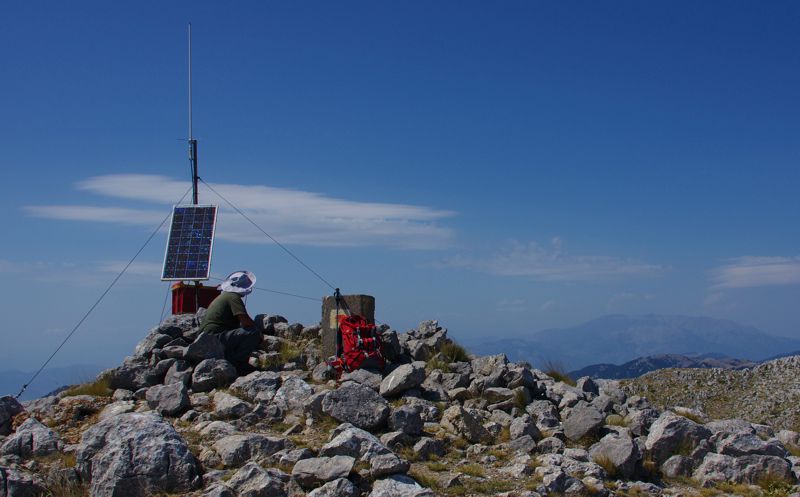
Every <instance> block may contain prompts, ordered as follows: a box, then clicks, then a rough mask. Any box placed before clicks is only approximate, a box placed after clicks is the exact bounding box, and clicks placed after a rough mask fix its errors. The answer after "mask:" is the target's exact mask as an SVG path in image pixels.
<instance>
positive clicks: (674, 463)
mask: <svg viewBox="0 0 800 497" xmlns="http://www.w3.org/2000/svg"><path fill="white" fill-rule="evenodd" d="M693 470H694V460H693V459H692V458H691V457H687V456H681V455H674V456H672V457H670V458H669V459H667V460H666V461H664V464H662V465H661V474H662V475H664V477H666V478H679V477H682V476H691V475H692V471H693Z"/></svg>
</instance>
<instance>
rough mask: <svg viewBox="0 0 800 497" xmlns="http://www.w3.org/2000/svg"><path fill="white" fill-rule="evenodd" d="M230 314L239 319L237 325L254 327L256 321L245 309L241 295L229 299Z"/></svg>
mask: <svg viewBox="0 0 800 497" xmlns="http://www.w3.org/2000/svg"><path fill="white" fill-rule="evenodd" d="M230 304H231V314H233V315H234V317H236V319H238V320H239V326H240V327H242V328H255V326H256V323H254V322H253V320H252V318H250V315H249V314H248V313H247V309H246V308H245V307H244V302H243V301H242V298H241V297H238V298H234V299H233V300H231V303H230Z"/></svg>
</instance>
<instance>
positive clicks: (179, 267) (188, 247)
mask: <svg viewBox="0 0 800 497" xmlns="http://www.w3.org/2000/svg"><path fill="white" fill-rule="evenodd" d="M216 220H217V206H216V205H176V206H175V207H174V208H173V210H172V223H171V224H170V227H169V238H168V239H167V250H166V253H165V254H164V270H163V271H162V272H161V280H162V281H169V280H172V281H174V280H181V281H183V280H207V279H208V276H209V271H210V269H211V247H212V245H213V244H214V226H215V224H216Z"/></svg>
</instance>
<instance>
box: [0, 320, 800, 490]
mask: <svg viewBox="0 0 800 497" xmlns="http://www.w3.org/2000/svg"><path fill="white" fill-rule="evenodd" d="M201 320H202V310H201V312H200V313H198V315H179V316H172V317H170V318H168V319H167V320H165V321H164V322H163V323H161V324H160V325H159V326H158V327H156V328H154V329H153V330H151V331H150V332H149V333H147V335H146V336H145V337H144V339H142V341H141V342H140V343H139V345H138V346H137V347H136V349H135V351H134V353H133V355H132V356H131V357H128V358H127V359H126V360H125V361H124V362H123V363H122V364H121V365H120V366H119V367H117V368H114V369H111V370H107V371H104V372H103V373H101V374H100V375H99V376H98V378H97V380H96V381H94V382H92V383H89V384H85V385H77V386H74V387H72V388H69V389H67V390H65V391H62V392H61V393H59V394H58V395H55V396H50V397H44V398H41V399H37V400H35V401H30V402H26V403H24V404H22V405H21V404H19V403H18V402H17V401H16V400H14V399H13V398H11V397H4V398H2V399H0V497H10V496H15V497H22V496H25V497H27V496H69V497H73V496H75V497H77V496H84V495H88V496H91V497H105V496H112V497H145V496H157V495H162V496H167V495H188V496H194V497H262V496H263V497H273V496H275V497H282V496H285V497H291V496H309V497H326V496H327V497H334V496H344V497H359V496H360V497H412V496H413V497H427V496H438V495H443V496H449V495H502V496H509V497H511V496H519V497H537V496H576V497H577V496H598V497H606V496H644V495H663V496H676V497H677V496H687V497H688V496H703V497H705V496H711V495H742V496H765V497H777V496H788V495H800V494H797V491H798V487H797V486H796V484H797V478H798V476H800V434H799V433H797V432H795V431H792V430H789V429H780V430H778V429H776V428H774V427H772V426H769V425H766V424H760V423H755V422H754V420H753V419H737V418H735V417H731V419H711V418H710V417H709V416H707V415H706V414H705V413H704V412H703V411H701V410H698V409H696V408H692V407H682V406H680V405H666V404H664V403H663V402H661V403H659V404H655V403H651V401H650V400H648V398H646V397H645V396H641V395H636V394H634V392H633V391H632V390H631V389H630V388H628V389H627V390H626V389H624V388H622V386H621V385H620V384H619V383H618V382H617V381H610V380H592V379H590V378H588V377H584V378H581V379H579V380H578V381H577V382H575V383H574V384H573V383H572V382H570V383H569V384H568V383H565V382H563V381H559V380H557V379H554V378H553V377H551V376H549V375H548V374H546V373H545V372H543V371H540V370H538V369H536V368H534V367H532V366H531V365H530V364H527V363H514V362H510V361H509V360H508V358H507V357H506V355H504V354H498V355H491V356H483V357H475V356H471V355H469V354H467V352H466V351H464V349H463V348H461V347H460V346H459V345H458V344H456V343H455V342H454V341H452V339H451V338H450V337H448V331H447V330H446V329H445V328H442V327H441V326H439V323H438V322H436V321H426V322H423V323H421V324H420V326H419V327H418V328H416V329H413V330H409V331H407V332H405V333H398V332H396V331H395V330H392V329H391V328H390V327H388V326H385V325H384V326H382V327H380V328H379V331H380V333H381V334H382V337H383V342H384V347H385V350H384V355H385V356H386V357H387V358H388V359H390V363H389V365H388V366H387V367H386V369H385V370H384V371H368V370H357V371H353V372H350V373H346V374H344V375H343V376H342V378H341V379H340V380H338V381H337V380H333V379H331V378H329V377H328V370H327V367H326V364H325V362H324V360H323V358H322V357H320V342H321V339H320V333H321V331H320V330H321V328H320V326H319V325H313V326H303V325H301V324H297V323H294V324H290V323H289V322H288V320H286V319H285V318H283V317H281V316H266V315H260V316H258V317H257V320H256V321H257V324H258V325H259V326H260V328H261V329H262V331H263V340H262V343H261V347H260V348H259V350H258V351H256V352H255V353H254V354H253V357H251V364H252V365H253V366H255V367H256V368H257V371H255V372H253V373H250V374H248V375H246V376H238V375H237V372H236V368H234V367H233V366H232V365H231V364H230V363H228V362H227V361H226V360H225V359H224V357H225V350H224V347H223V346H222V344H221V343H220V342H219V340H217V338H216V337H215V336H213V335H205V334H201V333H199V330H198V323H199V322H200V321H201ZM785 361H788V360H785ZM558 377H559V378H561V379H564V380H566V381H569V379H568V378H565V377H561V376H558ZM795 381H796V377H795ZM684 386H685V388H687V389H688V388H702V385H699V384H695V383H684ZM681 398H683V397H681ZM753 398H754V399H758V398H759V397H753ZM662 400H663V399H662ZM694 407H696V406H694Z"/></svg>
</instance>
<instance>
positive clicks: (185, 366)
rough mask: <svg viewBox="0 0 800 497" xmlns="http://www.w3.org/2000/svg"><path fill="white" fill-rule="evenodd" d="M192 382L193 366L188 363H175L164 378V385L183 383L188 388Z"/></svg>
mask: <svg viewBox="0 0 800 497" xmlns="http://www.w3.org/2000/svg"><path fill="white" fill-rule="evenodd" d="M191 382H192V365H191V364H189V363H188V362H186V361H175V362H174V363H172V365H171V366H170V368H169V369H168V370H167V374H166V375H165V376H164V384H165V385H169V384H170V383H183V384H184V385H186V386H187V387H188V386H189V384H191Z"/></svg>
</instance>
